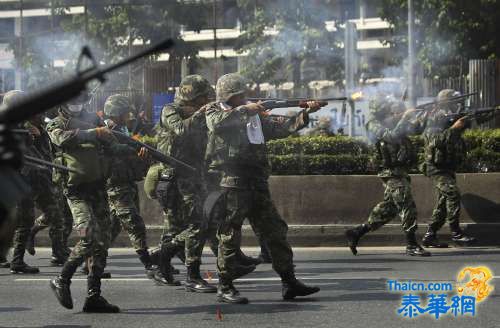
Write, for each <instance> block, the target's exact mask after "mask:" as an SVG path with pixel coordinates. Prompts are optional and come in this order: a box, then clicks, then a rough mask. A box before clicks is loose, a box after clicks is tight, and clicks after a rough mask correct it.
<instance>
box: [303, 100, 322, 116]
mask: <svg viewBox="0 0 500 328" xmlns="http://www.w3.org/2000/svg"><path fill="white" fill-rule="evenodd" d="M320 109H321V104H320V103H318V102H317V101H308V102H307V110H306V111H307V113H308V114H311V113H314V112H317V111H318V110H320Z"/></svg>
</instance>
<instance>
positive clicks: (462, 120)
mask: <svg viewBox="0 0 500 328" xmlns="http://www.w3.org/2000/svg"><path fill="white" fill-rule="evenodd" d="M465 123H466V118H465V117H462V118H460V119H458V120H457V121H456V122H455V123H453V125H452V126H451V128H452V129H459V130H460V129H463V128H465Z"/></svg>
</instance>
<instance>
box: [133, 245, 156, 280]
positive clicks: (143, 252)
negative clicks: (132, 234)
mask: <svg viewBox="0 0 500 328" xmlns="http://www.w3.org/2000/svg"><path fill="white" fill-rule="evenodd" d="M136 253H137V255H139V260H140V261H141V263H142V264H143V265H144V269H145V270H146V276H147V277H148V278H150V277H152V275H154V269H153V262H152V261H151V257H150V256H149V252H148V250H147V249H138V250H137V251H136Z"/></svg>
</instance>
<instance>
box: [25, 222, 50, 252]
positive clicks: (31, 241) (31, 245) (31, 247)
mask: <svg viewBox="0 0 500 328" xmlns="http://www.w3.org/2000/svg"><path fill="white" fill-rule="evenodd" d="M45 228H46V226H41V225H38V224H35V225H34V226H33V227H32V228H31V230H30V234H29V236H28V240H27V241H26V251H27V252H28V254H29V255H32V256H33V255H35V254H36V250H35V236H36V234H37V233H38V232H40V231H42V230H43V229H45Z"/></svg>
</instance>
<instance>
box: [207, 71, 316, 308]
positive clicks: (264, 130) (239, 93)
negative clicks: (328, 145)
mask: <svg viewBox="0 0 500 328" xmlns="http://www.w3.org/2000/svg"><path fill="white" fill-rule="evenodd" d="M246 93H247V86H246V81H245V79H244V78H243V77H242V76H240V75H238V74H234V73H233V74H226V75H224V76H222V77H221V78H220V79H219V80H218V81H217V101H216V102H215V103H213V104H211V105H210V106H209V108H208V109H207V111H206V121H207V126H208V129H209V142H208V146H207V156H208V158H209V159H210V165H209V167H210V169H213V170H218V171H221V172H222V179H221V181H220V186H221V187H222V188H223V191H224V201H225V206H224V207H225V211H224V212H225V217H224V219H223V220H222V223H221V225H220V227H219V230H218V232H217V237H218V239H219V253H218V257H217V271H218V274H219V286H218V290H217V298H218V300H219V301H220V302H226V303H239V304H245V303H248V299H247V298H245V297H242V296H240V294H239V292H238V291H237V290H236V288H235V287H234V285H233V281H234V280H235V279H237V278H239V277H241V276H243V275H245V274H247V273H249V272H251V271H252V270H251V269H252V267H245V266H242V265H241V264H240V263H239V261H238V258H237V254H238V251H239V249H240V245H241V226H242V224H243V221H244V220H245V219H246V218H248V220H249V221H250V222H252V224H253V226H254V227H255V228H256V230H257V234H258V235H260V236H261V238H262V239H263V240H264V241H265V242H266V245H267V246H268V247H269V250H270V252H271V257H272V261H273V268H274V270H275V271H276V272H277V273H278V274H279V275H280V277H281V281H282V284H283V290H282V292H283V298H284V299H293V298H295V297H296V296H306V295H310V294H313V293H316V292H318V291H319V288H318V287H309V286H306V285H304V284H303V283H302V282H300V281H299V280H297V279H296V277H295V273H294V265H293V252H292V248H291V247H290V245H289V244H288V242H287V240H286V233H287V230H288V226H287V224H286V223H285V221H283V220H282V219H281V217H280V215H279V213H278V211H277V210H276V208H275V207H274V205H273V203H272V200H271V195H270V192H269V187H268V184H267V179H268V176H269V167H268V158H267V154H266V144H265V142H266V140H269V139H271V138H280V137H286V136H288V135H289V134H290V133H293V132H294V131H297V130H299V129H301V128H303V127H305V126H306V125H307V123H308V120H309V113H312V112H314V111H317V110H318V109H319V108H320V106H319V104H318V103H316V102H308V107H309V108H308V109H307V110H304V111H302V112H300V113H299V114H298V115H297V116H295V117H292V118H290V119H288V120H286V121H285V120H281V121H275V120H271V119H269V118H268V117H266V115H265V114H264V107H263V106H262V105H260V104H258V103H250V104H249V103H247V100H246Z"/></svg>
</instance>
